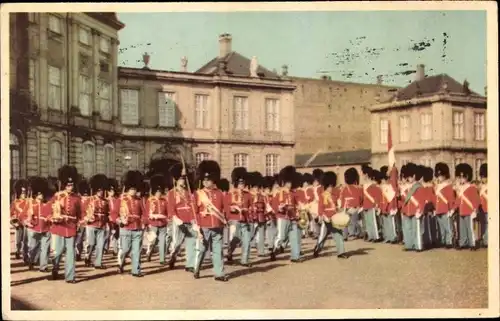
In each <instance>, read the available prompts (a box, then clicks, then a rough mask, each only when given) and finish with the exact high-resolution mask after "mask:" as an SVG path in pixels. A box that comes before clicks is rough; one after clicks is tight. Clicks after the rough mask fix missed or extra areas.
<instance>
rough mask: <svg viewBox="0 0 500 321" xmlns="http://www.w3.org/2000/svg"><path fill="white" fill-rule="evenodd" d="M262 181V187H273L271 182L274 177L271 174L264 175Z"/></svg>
mask: <svg viewBox="0 0 500 321" xmlns="http://www.w3.org/2000/svg"><path fill="white" fill-rule="evenodd" d="M262 181H263V183H262V187H264V188H269V189H271V188H273V184H274V177H272V176H264V178H263V180H262Z"/></svg>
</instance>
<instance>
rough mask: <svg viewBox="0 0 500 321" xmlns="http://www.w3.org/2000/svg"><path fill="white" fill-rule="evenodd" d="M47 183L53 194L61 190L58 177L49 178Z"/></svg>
mask: <svg viewBox="0 0 500 321" xmlns="http://www.w3.org/2000/svg"><path fill="white" fill-rule="evenodd" d="M47 183H48V184H49V189H50V190H51V191H52V192H54V193H55V192H57V191H58V190H59V187H58V182H57V178H56V177H53V176H49V177H48V178H47Z"/></svg>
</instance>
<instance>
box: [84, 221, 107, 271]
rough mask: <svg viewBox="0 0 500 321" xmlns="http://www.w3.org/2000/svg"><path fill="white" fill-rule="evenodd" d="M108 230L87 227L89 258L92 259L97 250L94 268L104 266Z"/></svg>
mask: <svg viewBox="0 0 500 321" xmlns="http://www.w3.org/2000/svg"><path fill="white" fill-rule="evenodd" d="M105 233H106V230H105V229H102V228H97V227H93V226H87V243H88V244H87V257H88V258H89V260H90V259H91V258H92V253H93V252H94V250H95V261H94V266H101V265H102V255H103V252H104V236H105Z"/></svg>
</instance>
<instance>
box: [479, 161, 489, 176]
mask: <svg viewBox="0 0 500 321" xmlns="http://www.w3.org/2000/svg"><path fill="white" fill-rule="evenodd" d="M479 177H481V178H487V177H488V164H487V163H485V164H481V166H479Z"/></svg>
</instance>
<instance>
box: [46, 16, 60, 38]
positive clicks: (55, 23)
mask: <svg viewBox="0 0 500 321" xmlns="http://www.w3.org/2000/svg"><path fill="white" fill-rule="evenodd" d="M49 30H50V31H52V32H55V33H58V34H61V18H59V17H58V16H54V15H49Z"/></svg>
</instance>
